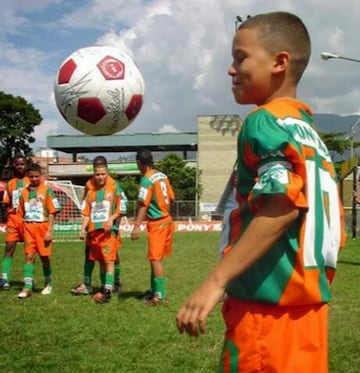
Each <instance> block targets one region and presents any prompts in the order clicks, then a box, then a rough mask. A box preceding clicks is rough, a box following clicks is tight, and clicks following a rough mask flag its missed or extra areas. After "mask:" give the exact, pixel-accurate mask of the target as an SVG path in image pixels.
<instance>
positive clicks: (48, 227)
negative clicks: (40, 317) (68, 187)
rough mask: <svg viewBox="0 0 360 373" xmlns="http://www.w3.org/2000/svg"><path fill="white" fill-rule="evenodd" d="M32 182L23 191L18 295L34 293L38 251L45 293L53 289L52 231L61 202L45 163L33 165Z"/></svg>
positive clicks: (20, 212)
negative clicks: (44, 169) (21, 282)
mask: <svg viewBox="0 0 360 373" xmlns="http://www.w3.org/2000/svg"><path fill="white" fill-rule="evenodd" d="M29 180H30V184H29V185H28V186H26V187H25V188H23V189H22V190H21V194H20V199H19V207H18V212H17V213H18V215H19V217H20V218H21V219H22V220H23V222H24V254H25V264H24V288H23V290H22V291H21V292H20V293H19V295H18V298H20V299H21V298H28V297H29V296H31V295H32V287H33V278H34V262H35V254H38V255H39V256H40V259H41V263H42V267H43V274H44V279H45V286H44V288H43V289H42V291H41V294H42V295H50V294H51V292H52V276H51V264H50V256H51V254H52V247H53V242H52V230H53V225H54V220H55V215H56V214H57V213H58V212H59V211H60V204H59V202H58V200H57V198H56V196H55V194H54V192H53V191H52V190H51V189H50V188H49V187H48V186H47V185H45V183H43V182H42V181H41V166H40V165H39V164H37V163H32V164H31V165H30V166H29Z"/></svg>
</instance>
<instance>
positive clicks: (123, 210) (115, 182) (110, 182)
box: [84, 176, 128, 215]
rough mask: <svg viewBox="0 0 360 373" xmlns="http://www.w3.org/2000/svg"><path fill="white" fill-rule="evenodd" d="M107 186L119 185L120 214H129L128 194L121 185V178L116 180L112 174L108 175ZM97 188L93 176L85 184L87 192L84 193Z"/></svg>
mask: <svg viewBox="0 0 360 373" xmlns="http://www.w3.org/2000/svg"><path fill="white" fill-rule="evenodd" d="M106 186H107V187H111V186H114V187H117V188H118V189H119V191H120V195H121V200H120V214H121V215H126V214H127V206H128V199H127V197H126V194H125V192H124V190H123V189H122V187H121V184H120V182H119V180H115V179H113V178H112V177H111V176H108V177H107V178H106ZM96 189H97V188H96V185H95V179H94V178H93V177H92V178H91V179H89V180H88V181H87V182H86V184H85V194H84V196H86V193H87V191H89V190H96Z"/></svg>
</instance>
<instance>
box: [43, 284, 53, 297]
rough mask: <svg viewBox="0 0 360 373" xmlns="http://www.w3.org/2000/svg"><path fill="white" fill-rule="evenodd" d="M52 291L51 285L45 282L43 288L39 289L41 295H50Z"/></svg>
mask: <svg viewBox="0 0 360 373" xmlns="http://www.w3.org/2000/svg"><path fill="white" fill-rule="evenodd" d="M51 292H52V286H51V285H49V284H47V285H45V287H44V289H42V290H41V294H42V295H50V294H51Z"/></svg>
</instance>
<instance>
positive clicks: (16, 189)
mask: <svg viewBox="0 0 360 373" xmlns="http://www.w3.org/2000/svg"><path fill="white" fill-rule="evenodd" d="M29 184H30V180H29V178H28V177H27V176H25V177H23V178H21V179H19V178H17V177H14V178H12V179H10V180H9V181H8V182H7V183H6V191H5V195H4V200H3V202H4V203H5V204H6V205H8V206H9V208H8V211H9V214H15V213H16V210H17V208H18V206H19V198H20V193H21V189H23V188H24V187H26V186H27V185H29Z"/></svg>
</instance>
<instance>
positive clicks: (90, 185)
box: [71, 155, 128, 295]
mask: <svg viewBox="0 0 360 373" xmlns="http://www.w3.org/2000/svg"><path fill="white" fill-rule="evenodd" d="M92 163H93V169H94V170H95V168H96V167H97V166H104V167H107V159H106V157H104V156H102V155H98V156H96V157H95V158H94V159H93V162H92ZM106 184H108V185H111V184H117V187H118V188H119V190H120V193H121V216H125V215H126V214H127V203H128V200H127V197H126V195H125V193H124V191H123V190H122V188H121V185H120V183H119V181H118V180H114V179H113V178H112V177H111V176H110V175H108V176H107V178H106ZM96 188H97V185H96V181H95V177H94V176H93V177H92V178H91V179H89V180H88V181H87V183H86V185H85V189H84V193H83V196H82V200H83V199H84V198H85V197H86V195H87V193H88V191H89V190H94V189H96ZM88 238H89V237H88V236H87V238H86V240H85V261H84V281H83V283H82V284H80V285H77V286H75V287H74V288H73V289H71V293H72V294H74V295H89V294H91V293H92V287H91V278H92V273H93V270H94V266H95V262H94V261H92V260H89V253H90V246H89V242H88V241H89V240H88ZM120 246H121V238H120V235H119V247H120ZM120 272H121V271H120V256H119V252H118V250H117V251H116V258H115V262H114V287H113V292H114V293H116V294H117V295H121V293H122V283H121V276H120ZM100 277H101V279H100V280H101V284H102V286H103V285H104V281H105V273H104V272H101V270H100Z"/></svg>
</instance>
